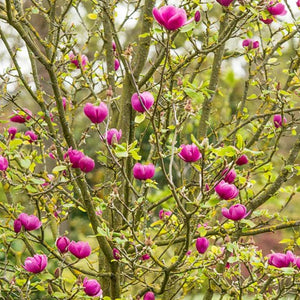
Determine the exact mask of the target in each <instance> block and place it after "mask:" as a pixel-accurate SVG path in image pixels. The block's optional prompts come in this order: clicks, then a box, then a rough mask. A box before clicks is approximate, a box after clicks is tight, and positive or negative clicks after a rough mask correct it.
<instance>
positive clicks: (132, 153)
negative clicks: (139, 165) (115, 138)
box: [129, 150, 142, 160]
mask: <svg viewBox="0 0 300 300" xmlns="http://www.w3.org/2000/svg"><path fill="white" fill-rule="evenodd" d="M129 153H130V155H131V156H132V158H133V159H135V160H140V159H141V158H142V157H141V156H140V155H139V154H138V153H137V152H136V150H131V151H129Z"/></svg>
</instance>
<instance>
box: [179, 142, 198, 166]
mask: <svg viewBox="0 0 300 300" xmlns="http://www.w3.org/2000/svg"><path fill="white" fill-rule="evenodd" d="M180 148H182V149H181V151H180V152H179V153H178V156H179V157H180V158H181V159H182V160H184V161H185V162H195V161H197V160H199V159H200V158H201V157H202V154H201V152H200V151H199V149H198V147H197V146H196V145H195V144H191V145H181V146H180Z"/></svg>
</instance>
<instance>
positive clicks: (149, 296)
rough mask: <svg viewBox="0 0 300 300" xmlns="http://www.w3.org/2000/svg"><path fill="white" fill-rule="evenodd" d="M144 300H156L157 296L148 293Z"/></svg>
mask: <svg viewBox="0 0 300 300" xmlns="http://www.w3.org/2000/svg"><path fill="white" fill-rule="evenodd" d="M143 300H155V295H154V293H152V292H147V293H146V294H145V295H144V297H143Z"/></svg>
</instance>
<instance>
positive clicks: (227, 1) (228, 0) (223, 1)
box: [217, 0, 234, 7]
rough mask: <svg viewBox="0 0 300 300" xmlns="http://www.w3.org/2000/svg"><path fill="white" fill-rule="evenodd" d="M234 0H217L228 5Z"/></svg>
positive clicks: (223, 4)
mask: <svg viewBox="0 0 300 300" xmlns="http://www.w3.org/2000/svg"><path fill="white" fill-rule="evenodd" d="M233 1H234V0H217V2H219V3H220V4H221V5H222V6H226V7H228V6H229V5H230V4H231V2H233Z"/></svg>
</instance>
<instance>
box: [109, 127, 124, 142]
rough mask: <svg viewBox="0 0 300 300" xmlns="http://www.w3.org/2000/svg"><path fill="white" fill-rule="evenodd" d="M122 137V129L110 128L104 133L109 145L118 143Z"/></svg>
mask: <svg viewBox="0 0 300 300" xmlns="http://www.w3.org/2000/svg"><path fill="white" fill-rule="evenodd" d="M121 137H122V129H120V130H119V131H118V129H116V128H112V129H110V130H108V131H107V132H106V135H105V138H106V140H107V143H108V144H109V145H112V144H115V143H118V142H119V141H120V139H121Z"/></svg>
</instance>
